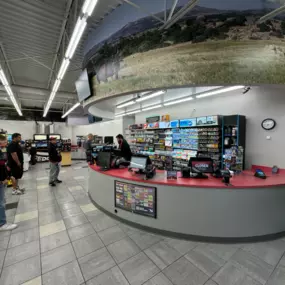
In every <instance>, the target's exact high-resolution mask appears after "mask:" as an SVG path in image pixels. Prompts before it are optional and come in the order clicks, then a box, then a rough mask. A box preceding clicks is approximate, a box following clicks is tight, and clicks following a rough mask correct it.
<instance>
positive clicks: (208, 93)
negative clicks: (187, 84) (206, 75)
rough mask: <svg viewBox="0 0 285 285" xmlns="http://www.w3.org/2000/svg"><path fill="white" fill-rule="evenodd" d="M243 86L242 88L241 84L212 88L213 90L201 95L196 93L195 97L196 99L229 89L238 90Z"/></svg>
mask: <svg viewBox="0 0 285 285" xmlns="http://www.w3.org/2000/svg"><path fill="white" fill-rule="evenodd" d="M243 88H244V86H242V85H238V86H231V87H225V88H222V89H218V90H214V91H208V92H205V93H203V94H201V95H196V98H197V99H199V98H204V97H208V96H213V95H217V94H221V93H225V92H229V91H234V90H238V89H243Z"/></svg>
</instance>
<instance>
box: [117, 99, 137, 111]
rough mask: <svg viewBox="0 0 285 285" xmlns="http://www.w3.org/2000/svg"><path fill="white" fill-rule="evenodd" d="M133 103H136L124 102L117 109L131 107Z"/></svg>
mask: <svg viewBox="0 0 285 285" xmlns="http://www.w3.org/2000/svg"><path fill="white" fill-rule="evenodd" d="M135 103H136V102H135V101H134V100H132V101H129V102H125V103H122V104H119V105H118V106H117V108H119V109H121V108H124V107H127V106H131V105H133V104H135Z"/></svg>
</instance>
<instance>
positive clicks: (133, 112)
mask: <svg viewBox="0 0 285 285" xmlns="http://www.w3.org/2000/svg"><path fill="white" fill-rule="evenodd" d="M140 112H141V110H140V109H138V110H133V111H129V112H127V113H126V115H132V114H137V113H140Z"/></svg>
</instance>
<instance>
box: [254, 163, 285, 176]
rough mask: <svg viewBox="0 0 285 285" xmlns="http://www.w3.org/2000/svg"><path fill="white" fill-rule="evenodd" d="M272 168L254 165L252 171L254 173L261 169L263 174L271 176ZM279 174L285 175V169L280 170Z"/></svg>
mask: <svg viewBox="0 0 285 285" xmlns="http://www.w3.org/2000/svg"><path fill="white" fill-rule="evenodd" d="M272 167H273V166H272ZM272 167H269V166H263V165H252V167H251V169H252V171H255V170H256V169H261V170H262V171H263V172H265V173H266V174H268V175H270V174H271V173H272ZM278 174H282V175H285V169H282V168H279V169H278Z"/></svg>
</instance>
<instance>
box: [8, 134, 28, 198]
mask: <svg viewBox="0 0 285 285" xmlns="http://www.w3.org/2000/svg"><path fill="white" fill-rule="evenodd" d="M20 142H21V134H19V133H14V134H13V135H12V142H11V143H10V144H9V146H8V148H7V152H8V168H9V170H10V172H11V177H12V187H13V192H12V194H13V195H21V194H22V193H23V192H24V191H25V189H20V187H19V179H21V178H22V176H23V172H24V155H23V150H22V147H21V146H20Z"/></svg>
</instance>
